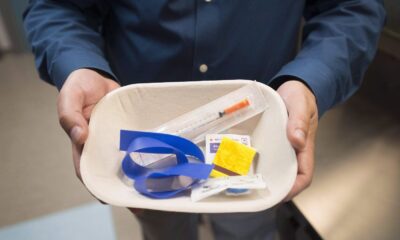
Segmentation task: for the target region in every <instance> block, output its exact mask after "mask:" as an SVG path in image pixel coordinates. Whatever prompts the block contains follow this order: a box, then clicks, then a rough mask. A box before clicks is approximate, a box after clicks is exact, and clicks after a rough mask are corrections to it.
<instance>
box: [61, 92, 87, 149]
mask: <svg viewBox="0 0 400 240" xmlns="http://www.w3.org/2000/svg"><path fill="white" fill-rule="evenodd" d="M66 87H67V88H64V89H62V90H61V92H60V94H59V96H58V103H57V109H58V117H59V121H60V124H61V126H62V127H63V129H64V130H65V132H66V133H67V134H68V135H69V137H70V138H71V140H72V142H73V143H75V144H80V145H82V144H83V143H84V142H85V140H86V137H87V133H88V126H87V121H86V119H85V118H84V116H83V113H82V111H83V102H84V97H83V94H82V92H81V91H79V90H78V89H73V88H68V86H66Z"/></svg>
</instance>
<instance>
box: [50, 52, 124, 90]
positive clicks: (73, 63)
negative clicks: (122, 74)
mask: <svg viewBox="0 0 400 240" xmlns="http://www.w3.org/2000/svg"><path fill="white" fill-rule="evenodd" d="M81 68H91V69H95V70H99V71H101V72H104V73H106V74H108V75H109V76H111V77H112V78H113V79H114V80H116V81H117V78H116V77H115V75H114V73H113V72H112V71H111V68H110V65H109V64H108V62H107V61H106V60H105V59H104V57H103V56H101V55H99V54H96V53H92V52H86V51H67V52H63V53H61V54H60V55H59V56H58V57H57V58H56V59H55V60H54V61H53V62H52V63H51V65H50V68H49V75H50V77H51V80H52V81H53V83H54V84H55V85H56V87H57V88H58V90H61V88H62V86H63V85H64V82H65V80H67V78H68V76H69V74H70V73H71V72H73V71H75V70H77V69H81Z"/></svg>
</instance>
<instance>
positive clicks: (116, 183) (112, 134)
mask: <svg viewBox="0 0 400 240" xmlns="http://www.w3.org/2000/svg"><path fill="white" fill-rule="evenodd" d="M252 82H253V81H249V80H221V81H199V82H169V83H150V84H149V83H147V84H134V85H130V86H125V87H121V88H119V89H117V90H115V91H112V92H110V93H109V94H107V95H106V96H105V97H104V98H103V99H102V100H101V101H100V102H99V103H98V104H97V105H96V107H95V108H94V110H93V112H92V116H91V120H90V124H89V136H88V139H87V141H86V143H85V146H84V149H83V153H82V157H81V163H80V169H81V175H82V179H83V182H84V184H85V185H86V187H87V188H88V190H89V191H90V192H91V193H92V194H93V195H94V196H95V197H97V198H98V199H100V200H102V201H104V202H106V203H108V204H111V205H115V206H121V207H132V208H144V209H154V210H163V211H174V212H194V213H195V212H202V213H224V212H254V211H261V210H265V209H267V208H270V207H272V206H274V205H276V204H278V203H279V202H280V201H282V199H283V198H284V197H285V196H286V195H287V193H288V192H289V190H290V189H291V187H292V185H293V183H294V180H295V178H296V173H297V161H296V155H295V152H294V150H293V148H292V146H291V145H290V143H289V141H288V139H287V135H286V124H287V112H286V107H285V105H284V103H283V101H282V99H281V98H280V96H279V95H278V94H277V93H276V92H275V91H274V90H273V89H271V88H270V87H268V86H266V85H264V84H262V83H257V84H259V86H260V87H261V89H262V91H263V93H264V95H265V98H266V100H267V101H268V108H267V109H266V111H265V112H264V113H262V114H259V115H258V116H256V117H254V118H252V119H250V120H248V121H246V122H244V123H242V124H240V125H237V126H236V127H235V128H234V129H231V130H230V133H239V134H249V135H250V136H251V142H252V146H253V147H254V148H256V149H257V151H258V153H259V158H258V159H257V161H256V162H255V164H254V166H255V172H257V173H262V174H263V176H264V178H265V180H266V181H267V185H268V188H267V189H265V190H257V191H254V190H253V191H252V193H251V194H250V195H245V196H240V197H232V196H225V195H224V194H219V195H216V196H213V197H210V198H207V199H205V200H202V201H199V202H192V201H191V200H190V196H189V195H186V196H180V197H176V198H171V199H166V200H160V199H151V198H148V197H145V196H143V195H140V194H139V193H137V192H136V191H135V189H134V188H133V187H132V186H130V185H128V184H127V183H126V181H124V177H123V174H122V172H121V160H122V158H123V156H124V154H125V153H124V152H120V151H119V149H118V148H119V132H120V130H121V129H127V130H149V129H153V128H155V127H157V126H159V125H161V124H162V123H165V122H167V121H169V120H171V119H174V118H175V117H178V116H180V115H182V114H183V113H186V112H188V111H191V110H193V109H195V108H197V107H200V106H201V105H204V104H206V103H208V102H210V101H211V100H214V99H216V98H218V97H220V96H223V95H225V94H227V93H229V92H231V91H233V90H236V89H238V88H240V87H242V86H244V85H245V84H249V83H252Z"/></svg>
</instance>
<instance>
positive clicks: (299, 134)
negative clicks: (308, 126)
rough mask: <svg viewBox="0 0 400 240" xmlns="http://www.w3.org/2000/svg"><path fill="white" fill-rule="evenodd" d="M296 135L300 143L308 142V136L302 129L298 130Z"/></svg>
mask: <svg viewBox="0 0 400 240" xmlns="http://www.w3.org/2000/svg"><path fill="white" fill-rule="evenodd" d="M294 134H295V135H296V138H298V139H300V141H302V142H305V141H306V134H305V133H304V131H302V130H300V129H296V131H295V132H294Z"/></svg>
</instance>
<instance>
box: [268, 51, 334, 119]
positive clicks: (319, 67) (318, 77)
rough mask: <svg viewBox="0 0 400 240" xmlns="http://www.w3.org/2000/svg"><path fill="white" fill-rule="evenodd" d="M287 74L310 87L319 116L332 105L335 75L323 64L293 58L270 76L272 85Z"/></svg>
mask: <svg viewBox="0 0 400 240" xmlns="http://www.w3.org/2000/svg"><path fill="white" fill-rule="evenodd" d="M288 76H293V77H294V79H297V80H302V81H304V83H305V84H306V85H307V87H309V88H310V89H311V91H312V92H313V93H314V95H315V98H316V100H317V107H318V115H319V117H321V116H322V115H323V114H324V113H325V112H326V111H327V110H329V108H331V107H332V106H333V104H334V99H335V95H336V91H337V89H336V84H335V81H334V76H335V75H334V74H333V72H332V70H331V69H330V68H328V67H327V66H326V65H325V64H323V63H321V62H320V61H317V60H313V59H308V58H298V59H295V60H293V61H291V62H289V63H288V64H286V65H285V66H283V68H282V69H281V70H280V71H279V72H278V73H277V74H276V75H275V76H274V77H273V78H272V80H271V84H272V85H274V84H276V83H277V82H280V81H282V79H287V77H288Z"/></svg>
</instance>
